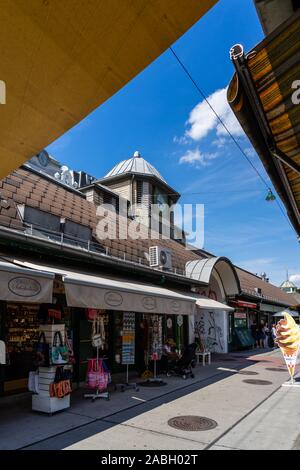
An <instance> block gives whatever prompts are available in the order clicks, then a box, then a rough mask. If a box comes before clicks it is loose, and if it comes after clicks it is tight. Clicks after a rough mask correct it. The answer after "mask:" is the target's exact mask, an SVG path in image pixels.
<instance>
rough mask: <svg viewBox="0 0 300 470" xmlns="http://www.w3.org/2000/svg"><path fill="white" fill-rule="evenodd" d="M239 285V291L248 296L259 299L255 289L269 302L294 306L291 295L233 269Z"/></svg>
mask: <svg viewBox="0 0 300 470" xmlns="http://www.w3.org/2000/svg"><path fill="white" fill-rule="evenodd" d="M235 268H236V271H237V274H238V277H239V280H240V284H241V290H242V291H243V292H244V293H245V294H248V295H251V296H255V297H257V298H260V296H259V295H258V294H257V292H256V291H255V288H259V289H261V292H262V298H263V299H264V300H265V301H266V303H268V301H269V302H279V303H281V304H284V305H296V303H297V302H296V299H295V298H294V296H293V295H292V294H287V293H286V292H284V291H282V290H281V289H279V287H277V286H274V285H273V284H270V283H269V282H266V281H263V280H262V279H261V278H260V277H258V276H255V274H252V273H249V272H248V271H244V270H243V269H240V268H238V267H235Z"/></svg>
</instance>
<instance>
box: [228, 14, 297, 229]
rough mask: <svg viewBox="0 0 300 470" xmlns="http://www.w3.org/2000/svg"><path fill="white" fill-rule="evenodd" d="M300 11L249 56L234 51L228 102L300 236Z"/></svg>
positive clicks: (239, 50) (237, 49)
mask: <svg viewBox="0 0 300 470" xmlns="http://www.w3.org/2000/svg"><path fill="white" fill-rule="evenodd" d="M299 43H300V10H299V11H298V12H297V13H295V14H293V15H291V17H290V18H289V19H288V20H287V21H286V22H284V23H283V24H281V25H280V26H279V27H278V28H277V29H276V30H274V31H273V32H272V33H271V34H270V35H269V36H268V37H267V38H265V39H264V40H263V41H262V42H261V43H260V44H258V45H257V46H255V47H254V48H253V49H252V50H251V51H250V52H249V53H248V54H244V51H243V48H242V46H241V45H240V44H237V45H236V46H234V47H233V48H232V49H231V58H232V61H233V64H234V66H235V68H236V74H235V75H234V77H233V79H232V80H231V82H230V85H229V88H228V94H227V97H228V102H229V104H230V106H231V108H232V110H233V112H234V113H235V115H236V117H237V119H238V120H239V122H240V124H241V126H242V127H243V129H244V131H245V132H246V134H247V136H248V137H249V139H250V140H251V142H252V144H253V146H254V147H255V150H256V151H257V153H258V155H259V157H260V159H261V161H262V163H263V164H264V167H265V169H266V171H267V173H268V174H269V176H270V178H271V180H272V183H273V184H274V187H275V189H276V191H277V192H278V194H279V196H280V197H281V199H282V201H283V202H284V204H285V207H286V210H287V213H288V215H289V218H290V220H291V222H292V224H293V226H294V227H295V230H296V232H297V233H298V235H300V104H299V79H300V52H299Z"/></svg>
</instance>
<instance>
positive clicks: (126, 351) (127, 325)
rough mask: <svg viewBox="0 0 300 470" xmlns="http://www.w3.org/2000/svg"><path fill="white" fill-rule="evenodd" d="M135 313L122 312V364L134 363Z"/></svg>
mask: <svg viewBox="0 0 300 470" xmlns="http://www.w3.org/2000/svg"><path fill="white" fill-rule="evenodd" d="M134 352H135V314H134V313H129V312H124V313H123V335H122V364H134V361H135V356H134Z"/></svg>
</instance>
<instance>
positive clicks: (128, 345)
mask: <svg viewBox="0 0 300 470" xmlns="http://www.w3.org/2000/svg"><path fill="white" fill-rule="evenodd" d="M134 363H135V313H130V312H124V313H123V330H122V364H123V365H126V380H125V382H124V383H121V384H119V385H120V387H121V390H122V392H124V390H125V389H128V388H133V389H135V390H138V386H137V384H136V383H135V382H129V365H133V364H134Z"/></svg>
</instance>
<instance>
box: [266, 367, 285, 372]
mask: <svg viewBox="0 0 300 470" xmlns="http://www.w3.org/2000/svg"><path fill="white" fill-rule="evenodd" d="M266 370H270V371H271V372H287V369H285V368H282V369H281V368H280V367H266Z"/></svg>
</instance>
